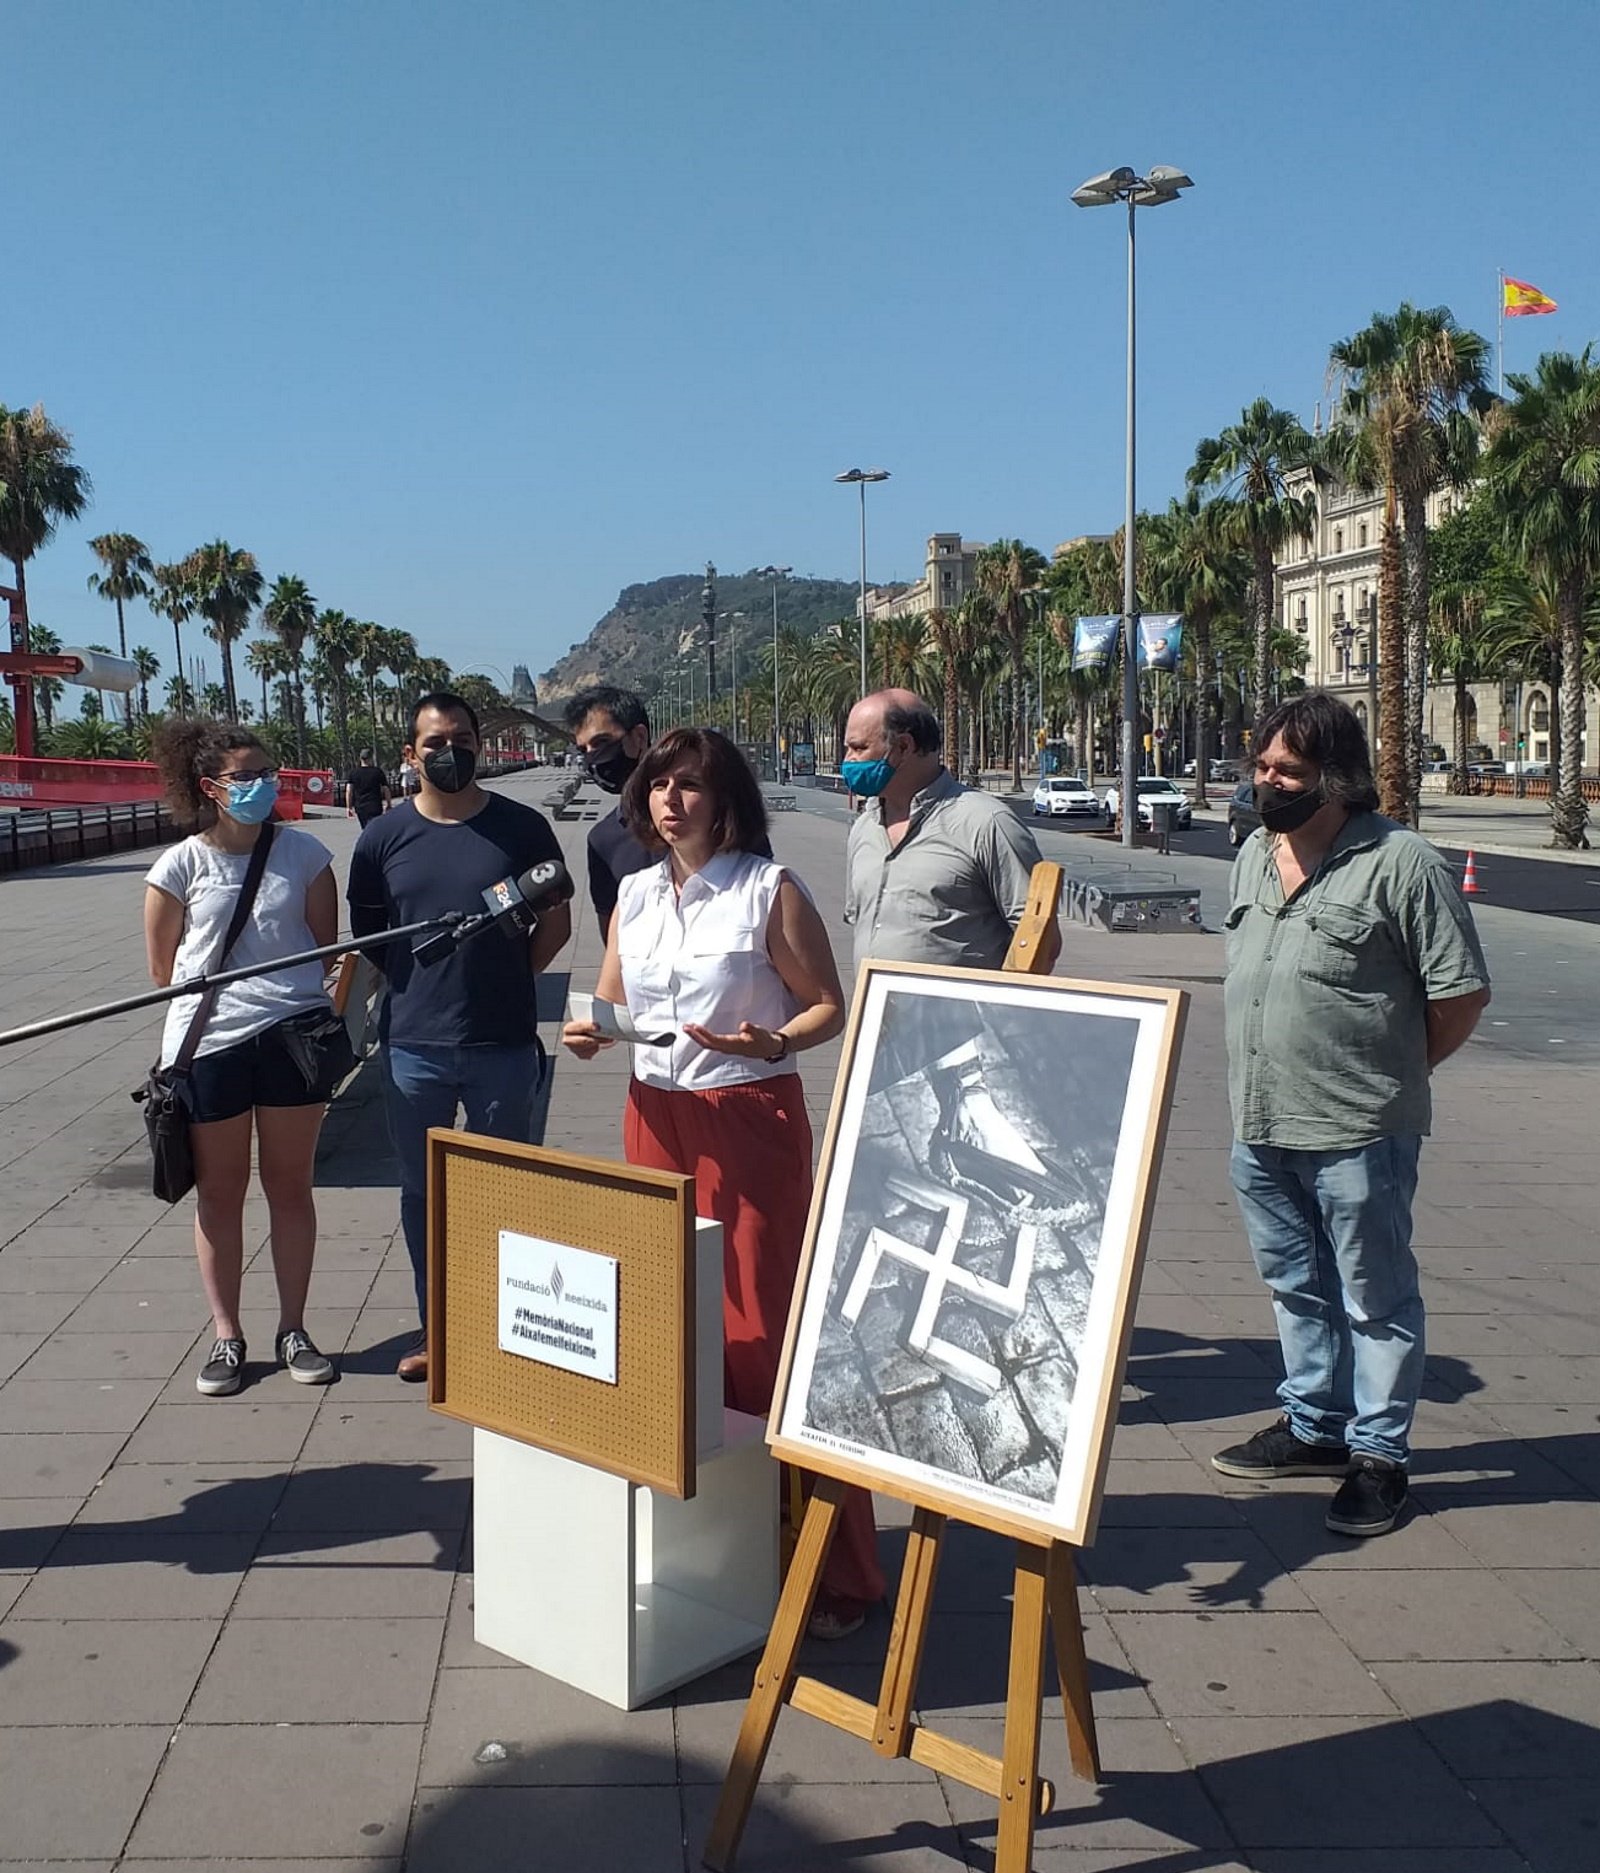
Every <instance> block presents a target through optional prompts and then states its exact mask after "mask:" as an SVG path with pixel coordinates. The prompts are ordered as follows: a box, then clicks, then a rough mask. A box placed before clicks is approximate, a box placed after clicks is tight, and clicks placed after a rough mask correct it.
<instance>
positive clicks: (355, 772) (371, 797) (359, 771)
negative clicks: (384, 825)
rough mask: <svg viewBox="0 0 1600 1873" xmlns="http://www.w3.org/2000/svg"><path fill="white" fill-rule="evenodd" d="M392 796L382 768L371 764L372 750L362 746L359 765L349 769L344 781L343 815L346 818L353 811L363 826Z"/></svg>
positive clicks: (387, 803)
mask: <svg viewBox="0 0 1600 1873" xmlns="http://www.w3.org/2000/svg"><path fill="white" fill-rule="evenodd" d="M392 798H393V795H392V794H391V793H390V792H389V783H388V781H387V780H386V779H385V778H384V772H383V769H382V768H381V767H374V766H373V764H372V750H371V749H370V748H363V749H362V750H361V765H360V766H359V767H354V768H352V769H351V770H350V778H349V780H347V781H346V782H345V789H344V804H345V816H346V817H347V818H348V817H349V815H350V814H351V813H354V814H355V816H356V818H357V819H358V820H360V822H361V824H362V827H363V828H365V827H366V826H367V825H368V824H369V823H370V822H371V821H372V820H375V819H376V818H377V817H378V815H379V814H380V813H382V812H383V811H384V810H385V809H386V808H387V807H388V805H389V802H390V800H391V799H392Z"/></svg>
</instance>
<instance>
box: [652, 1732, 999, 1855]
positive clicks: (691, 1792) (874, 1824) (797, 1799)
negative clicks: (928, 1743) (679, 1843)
mask: <svg viewBox="0 0 1600 1873" xmlns="http://www.w3.org/2000/svg"><path fill="white" fill-rule="evenodd" d="M863 1747H865V1745H863ZM924 1773H925V1772H924ZM715 1808H716V1794H715V1791H714V1790H713V1789H709V1788H699V1787H690V1788H686V1789H685V1791H684V1810H685V1822H686V1834H687V1855H686V1859H685V1864H686V1865H687V1866H690V1867H698V1866H699V1865H700V1856H701V1853H702V1852H703V1850H704V1847H705V1842H706V1838H707V1836H708V1835H709V1833H710V1831H711V1818H712V1815H713V1813H714V1812H715ZM737 1864H738V1866H739V1868H740V1869H741V1873H811V1869H813V1868H816V1867H824V1866H827V1867H832V1866H842V1867H861V1868H871V1869H872V1873H955V1870H956V1869H958V1868H960V1867H961V1866H962V1865H963V1853H962V1843H961V1837H960V1834H959V1832H958V1831H957V1830H956V1829H955V1828H954V1827H952V1826H951V1825H950V1819H949V1814H948V1811H947V1809H946V1807H945V1803H944V1800H943V1797H942V1796H941V1794H940V1792H939V1788H938V1786H937V1784H936V1783H935V1782H934V1780H933V1778H932V1777H931V1776H928V1777H927V1779H926V1781H925V1782H923V1783H920V1784H919V1783H908V1784H904V1785H895V1786H892V1787H891V1786H885V1785H881V1784H880V1785H878V1786H875V1787H857V1788H848V1787H835V1788H808V1787H804V1786H796V1787H793V1788H779V1787H777V1786H776V1785H775V1784H769V1783H768V1782H766V1781H763V1782H762V1784H761V1786H760V1788H759V1789H758V1791H757V1794H756V1798H755V1803H754V1805H753V1807H752V1809H751V1813H750V1821H749V1824H748V1826H747V1827H746V1829H745V1834H744V1839H743V1841H742V1843H741V1845H740V1848H739V1859H738V1862H737Z"/></svg>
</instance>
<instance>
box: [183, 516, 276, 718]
mask: <svg viewBox="0 0 1600 1873" xmlns="http://www.w3.org/2000/svg"><path fill="white" fill-rule="evenodd" d="M183 571H184V577H185V579H186V580H187V582H188V583H189V585H190V586H191V587H192V589H193V592H194V608H195V610H196V611H198V612H199V614H200V616H201V617H202V618H204V619H205V620H206V635H207V636H208V637H210V638H212V639H213V640H214V641H215V642H216V643H217V644H219V645H220V646H221V647H222V688H223V693H224V695H225V696H226V698H227V700H226V703H225V705H224V706H225V708H226V710H227V713H228V715H229V717H230V718H231V717H233V716H234V715H235V714H236V713H237V711H238V707H239V692H238V689H237V688H236V687H235V684H234V680H233V647H234V645H235V643H236V642H237V641H238V640H239V639H240V638H241V637H243V636H244V634H245V631H246V630H247V629H248V628H249V624H250V614H251V612H253V611H254V610H255V608H256V606H257V605H259V604H260V603H261V568H260V567H259V566H258V565H257V564H256V560H255V555H254V554H253V553H247V552H245V551H244V549H243V548H242V547H235V546H230V545H229V544H228V542H227V541H226V540H213V541H211V542H210V544H209V545H207V546H200V547H196V548H195V550H194V551H193V552H192V553H191V554H190V555H189V557H188V558H187V559H186V560H185V561H184V562H183Z"/></svg>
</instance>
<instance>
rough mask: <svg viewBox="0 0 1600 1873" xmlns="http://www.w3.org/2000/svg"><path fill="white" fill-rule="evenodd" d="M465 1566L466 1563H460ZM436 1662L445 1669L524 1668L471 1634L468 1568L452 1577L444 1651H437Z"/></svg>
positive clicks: (516, 1661)
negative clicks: (479, 1641)
mask: <svg viewBox="0 0 1600 1873" xmlns="http://www.w3.org/2000/svg"><path fill="white" fill-rule="evenodd" d="M465 1567H466V1563H465V1562H463V1568H464V1569H465ZM440 1664H441V1665H442V1666H443V1667H444V1668H445V1669H447V1670H456V1669H459V1668H460V1667H462V1666H477V1667H479V1668H480V1669H482V1670H488V1669H491V1668H492V1669H495V1670H504V1669H505V1668H507V1667H513V1668H516V1669H519V1670H521V1669H526V1668H525V1667H523V1666H522V1665H521V1662H520V1661H519V1660H517V1659H514V1658H507V1657H506V1655H505V1653H504V1652H496V1651H494V1650H492V1649H491V1648H490V1647H489V1646H486V1645H479V1643H478V1641H477V1638H476V1637H475V1636H474V1633H473V1606H472V1575H471V1573H470V1572H468V1571H463V1572H462V1573H460V1574H458V1575H457V1576H456V1584H455V1588H454V1590H453V1592H452V1593H451V1595H450V1614H449V1617H448V1618H447V1619H446V1621H445V1626H444V1650H443V1652H442V1653H441V1654H440Z"/></svg>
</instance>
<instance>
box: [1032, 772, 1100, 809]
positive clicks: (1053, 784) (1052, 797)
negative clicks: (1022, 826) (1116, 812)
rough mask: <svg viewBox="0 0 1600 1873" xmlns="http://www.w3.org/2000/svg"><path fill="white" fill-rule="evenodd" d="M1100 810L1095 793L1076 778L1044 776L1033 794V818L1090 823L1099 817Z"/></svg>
mask: <svg viewBox="0 0 1600 1873" xmlns="http://www.w3.org/2000/svg"><path fill="white" fill-rule="evenodd" d="M1101 812H1102V809H1101V806H1100V802H1099V800H1098V799H1097V798H1096V796H1095V792H1094V789H1093V788H1092V787H1091V786H1090V785H1089V783H1088V782H1087V781H1085V780H1080V779H1079V778H1078V777H1077V776H1076V775H1075V774H1047V775H1046V776H1045V778H1044V779H1043V780H1042V781H1040V782H1039V784H1038V786H1037V787H1035V788H1034V790H1033V816H1034V818H1035V819H1037V818H1039V816H1040V815H1041V814H1045V815H1047V816H1048V817H1049V818H1051V819H1092V820H1098V819H1099V818H1100V817H1101Z"/></svg>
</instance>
